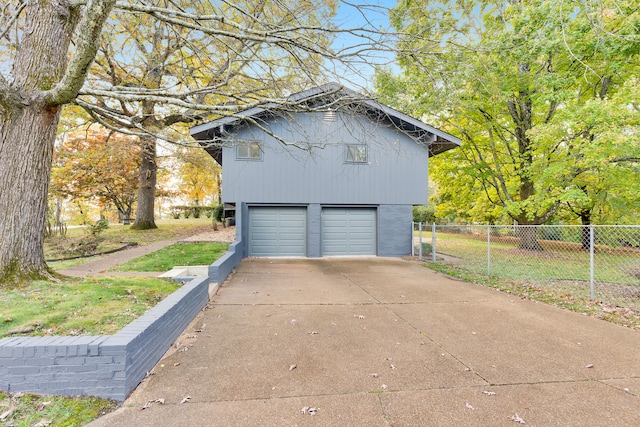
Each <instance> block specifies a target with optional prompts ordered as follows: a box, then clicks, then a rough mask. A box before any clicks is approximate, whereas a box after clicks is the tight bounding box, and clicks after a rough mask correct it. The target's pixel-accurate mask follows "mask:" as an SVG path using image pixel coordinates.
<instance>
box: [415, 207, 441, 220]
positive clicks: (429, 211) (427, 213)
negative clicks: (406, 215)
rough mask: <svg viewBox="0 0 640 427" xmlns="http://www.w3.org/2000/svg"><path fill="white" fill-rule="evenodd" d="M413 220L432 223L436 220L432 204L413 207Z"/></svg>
mask: <svg viewBox="0 0 640 427" xmlns="http://www.w3.org/2000/svg"><path fill="white" fill-rule="evenodd" d="M413 222H422V223H427V224H432V223H434V222H436V212H435V209H434V207H433V206H432V205H420V206H414V207H413Z"/></svg>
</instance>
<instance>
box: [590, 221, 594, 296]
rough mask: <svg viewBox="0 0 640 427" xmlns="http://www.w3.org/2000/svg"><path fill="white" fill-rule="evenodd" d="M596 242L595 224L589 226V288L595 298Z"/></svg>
mask: <svg viewBox="0 0 640 427" xmlns="http://www.w3.org/2000/svg"><path fill="white" fill-rule="evenodd" d="M594 242H595V238H594V232H593V225H590V226H589V289H590V292H589V294H590V297H591V299H595V286H594V275H595V274H594V272H595V266H594V262H593V261H594V259H593V258H594V257H593V254H594V252H595V250H594V246H595V245H594Z"/></svg>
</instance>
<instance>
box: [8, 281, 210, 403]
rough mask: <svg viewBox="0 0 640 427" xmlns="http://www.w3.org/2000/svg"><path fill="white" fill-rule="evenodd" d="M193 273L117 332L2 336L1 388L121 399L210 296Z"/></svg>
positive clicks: (205, 284) (160, 355)
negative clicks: (179, 286)
mask: <svg viewBox="0 0 640 427" xmlns="http://www.w3.org/2000/svg"><path fill="white" fill-rule="evenodd" d="M209 282H210V280H209V278H208V277H196V278H193V279H192V280H191V281H190V282H188V283H186V284H185V285H184V286H182V287H181V288H180V289H178V290H177V291H175V292H174V293H172V294H171V295H169V296H168V297H167V298H165V299H164V300H163V301H161V302H160V303H158V305H156V306H155V307H153V308H151V309H150V310H149V311H147V312H146V313H145V314H144V315H142V316H141V317H140V318H138V319H136V320H134V321H133V322H132V323H130V324H129V325H127V326H125V327H124V328H123V329H122V330H120V331H119V332H118V333H116V334H115V335H102V336H78V337H13V338H3V339H0V389H3V390H7V391H12V392H13V391H25V392H35V393H43V394H61V395H68V396H75V395H92V396H99V397H104V398H109V399H114V400H117V401H123V400H124V399H125V398H126V397H127V396H128V395H129V393H131V392H132V391H133V390H134V389H135V388H136V387H137V386H138V384H140V382H141V381H142V380H143V379H144V378H145V376H146V374H147V372H148V371H150V370H151V369H152V368H153V367H154V366H155V364H156V363H157V362H158V360H160V358H161V357H162V355H163V354H164V353H165V352H166V351H167V349H168V348H169V347H170V346H171V344H172V343H173V342H174V341H175V340H176V338H178V336H179V335H180V334H181V333H182V331H184V329H185V328H186V327H187V326H188V325H189V323H191V321H192V320H193V319H194V318H195V316H196V314H198V312H199V311H200V310H201V309H202V308H203V307H204V306H205V305H206V304H207V302H208V300H209Z"/></svg>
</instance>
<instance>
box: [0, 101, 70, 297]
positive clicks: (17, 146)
mask: <svg viewBox="0 0 640 427" xmlns="http://www.w3.org/2000/svg"><path fill="white" fill-rule="evenodd" d="M58 119H59V112H58V111H57V110H54V111H52V110H49V109H41V108H32V107H29V108H24V109H23V110H22V111H15V112H14V114H13V115H11V116H10V117H9V118H6V119H4V120H3V121H2V123H1V125H0V217H1V218H2V220H1V221H0V242H1V244H0V285H1V284H3V282H4V283H5V284H6V283H9V282H13V281H14V280H15V279H16V278H18V276H22V277H24V278H34V279H35V278H40V277H48V274H47V269H46V264H45V261H44V249H43V245H44V229H45V222H46V219H47V192H48V190H49V177H50V175H51V161H52V156H53V145H54V141H55V136H56V129H57V126H58Z"/></svg>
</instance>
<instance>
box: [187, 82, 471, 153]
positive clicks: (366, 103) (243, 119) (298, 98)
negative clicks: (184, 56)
mask: <svg viewBox="0 0 640 427" xmlns="http://www.w3.org/2000/svg"><path fill="white" fill-rule="evenodd" d="M345 106H349V107H354V106H357V107H360V108H357V109H356V111H357V112H358V113H359V114H362V115H365V116H368V117H370V118H374V119H376V120H379V121H386V122H388V123H389V124H390V125H392V126H393V127H395V128H396V129H398V130H399V131H401V132H403V133H406V134H408V135H410V136H411V137H412V139H414V140H415V141H416V143H418V144H424V145H426V146H427V147H428V149H429V156H435V155H437V154H440V153H443V152H445V151H447V150H451V149H452V148H456V147H458V146H460V139H459V138H456V137H455V136H453V135H450V134H448V133H446V132H443V131H441V130H440V129H437V128H434V127H433V126H430V125H428V124H426V123H423V122H422V121H420V120H418V119H415V118H413V117H411V116H408V115H406V114H404V113H401V112H399V111H397V110H395V109H393V108H391V107H389V106H387V105H384V104H381V103H379V102H377V101H375V100H373V99H371V98H368V97H365V96H364V95H361V94H359V93H357V92H355V91H352V90H350V89H348V88H345V87H344V86H342V85H340V84H338V83H328V84H325V85H322V86H317V87H315V88H312V89H308V90H305V91H302V92H298V93H294V94H292V95H290V96H289V97H288V98H287V101H286V102H285V103H282V104H280V103H273V102H271V103H267V104H265V105H264V106H261V107H254V108H249V109H247V110H244V111H241V112H239V113H237V114H234V115H232V116H227V117H222V118H220V119H216V120H213V121H210V122H207V123H203V124H201V125H197V126H193V127H192V128H191V129H190V133H191V136H192V137H193V138H194V139H196V140H198V141H200V142H201V144H202V145H203V147H204V148H205V150H207V152H208V153H209V154H210V155H211V156H212V157H213V158H214V159H216V160H217V161H218V163H220V164H222V148H221V147H220V144H211V143H210V142H215V141H216V140H220V139H221V138H222V137H223V134H225V133H227V132H228V131H230V130H231V129H233V127H236V126H240V125H243V124H245V123H247V122H250V121H255V120H259V119H263V118H266V117H268V116H273V115H277V114H278V112H281V113H282V112H292V111H300V112H302V111H327V110H328V109H329V108H332V107H345ZM301 107H302V108H301ZM362 107H363V108H362ZM207 142H209V144H208V143H207Z"/></svg>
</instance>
